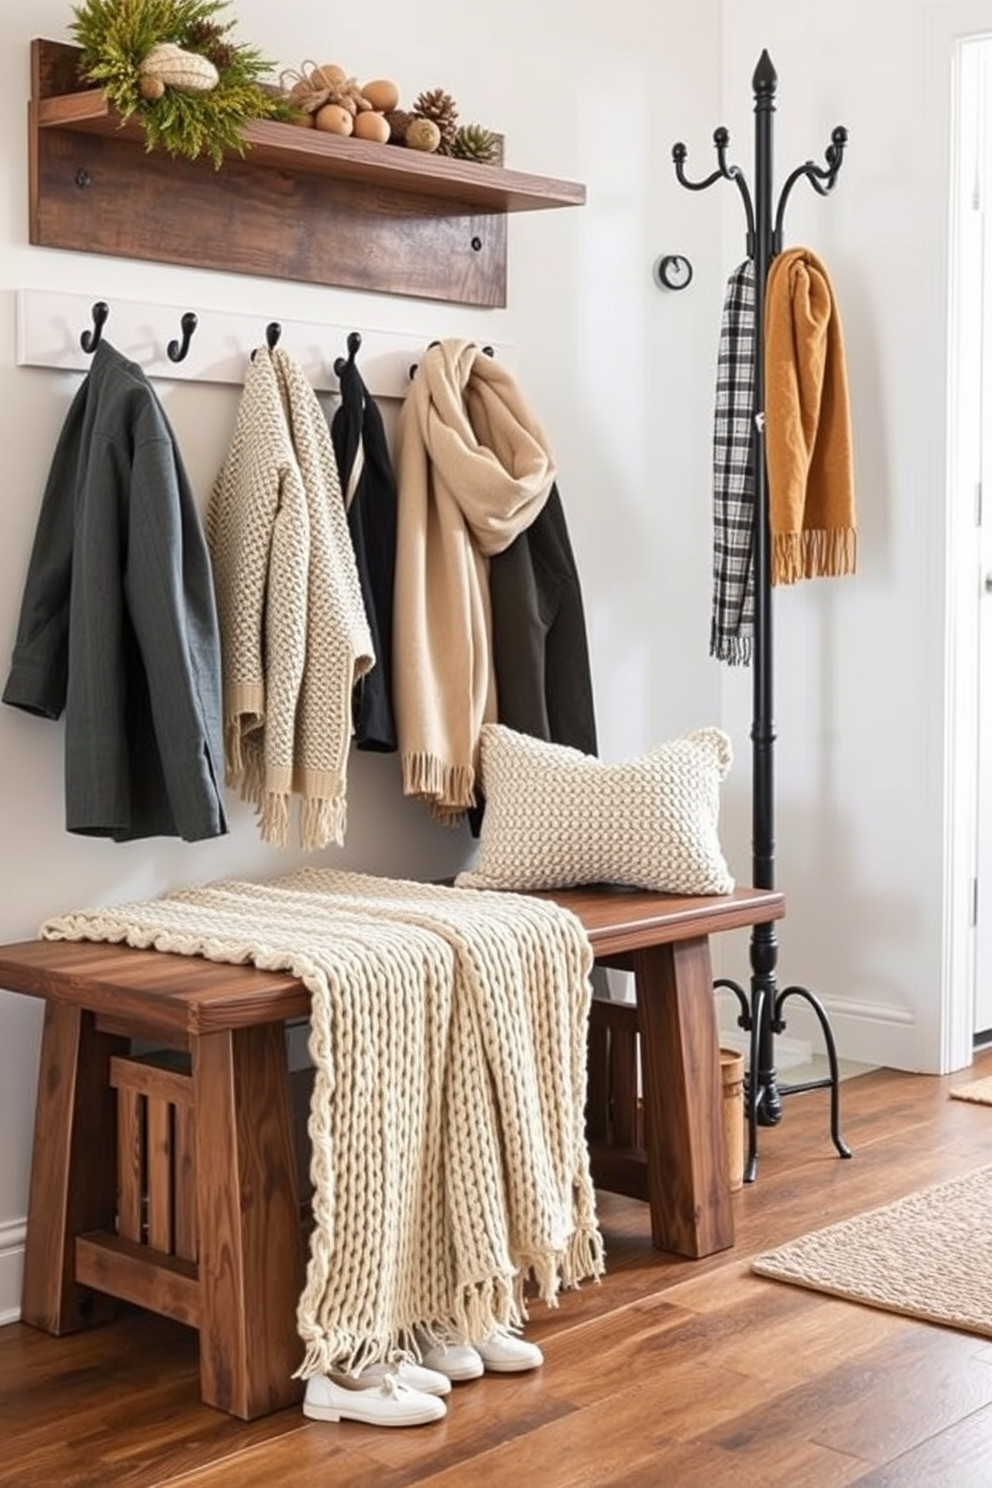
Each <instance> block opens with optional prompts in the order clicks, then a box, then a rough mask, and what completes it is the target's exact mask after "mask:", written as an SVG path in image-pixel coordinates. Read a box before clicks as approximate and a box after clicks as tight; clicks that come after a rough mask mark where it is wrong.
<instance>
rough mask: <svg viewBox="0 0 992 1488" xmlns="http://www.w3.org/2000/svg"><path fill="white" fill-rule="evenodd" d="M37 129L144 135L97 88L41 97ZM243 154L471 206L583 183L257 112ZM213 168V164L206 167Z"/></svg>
mask: <svg viewBox="0 0 992 1488" xmlns="http://www.w3.org/2000/svg"><path fill="white" fill-rule="evenodd" d="M38 127H39V129H71V130H75V131H77V132H78V133H81V134H95V135H101V136H118V137H120V136H122V135H123V136H124V137H125V138H127V139H132V140H136V141H139V142H143V139H144V134H143V130H142V127H141V122H140V120H138V119H136V118H132V119H129V120H128V122H127V123H126V124H124V125H122V124H121V122H120V119H119V118H118V116H117V115H116V114H115V112H114V110H113V109H112V108H111V107H110V105H109V103H108V102H107V99H106V96H105V94H104V93H103V91H102V90H101V89H99V88H96V89H93V88H91V89H87V90H86V91H84V92H81V93H70V94H63V95H62V96H60V97H56V98H45V99H42V100H40V101H39V104H38ZM242 137H243V139H244V140H245V142H246V144H247V147H248V148H247V150H246V152H245V155H244V156H243V157H242V156H239V155H238V154H237V153H236V152H232V154H231V159H234V160H237V159H243V160H244V161H245V162H246V163H247V164H249V165H254V166H256V167H258V168H260V169H270V170H288V171H305V172H306V173H308V174H311V175H315V176H327V177H333V178H335V179H338V180H348V181H362V182H364V183H365V184H366V185H369V186H373V187H388V188H389V189H391V190H396V191H404V192H411V193H415V194H420V195H423V196H425V197H432V198H436V199H438V200H440V201H443V202H447V203H449V204H450V205H451V206H452V207H458V208H462V209H466V210H470V211H474V212H479V211H487V212H529V211H537V210H542V209H545V208H549V207H580V206H582V205H583V204H584V203H585V199H586V191H585V187H584V186H582V185H580V184H579V183H578V182H576V181H560V180H555V179H553V178H551V177H549V176H533V175H527V174H525V173H524V172H522V171H514V170H508V169H507V168H506V167H505V166H501V165H483V164H480V163H479V162H478V161H473V160H456V159H454V158H453V157H452V156H443V155H429V154H425V153H424V152H423V151H420V150H405V149H403V148H402V147H399V146H396V145H380V144H374V143H372V142H371V141H369V140H358V139H342V138H341V137H340V136H338V135H333V134H326V133H324V132H323V131H322V130H318V129H306V128H302V127H298V126H297V125H294V124H280V123H276V122H274V121H273V120H270V119H257V120H255V121H254V122H253V123H250V124H247V125H246V126H245V128H244V129H243V131H242ZM209 168H210V169H212V166H210V167H209Z"/></svg>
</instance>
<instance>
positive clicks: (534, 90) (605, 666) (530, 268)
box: [0, 0, 747, 1318]
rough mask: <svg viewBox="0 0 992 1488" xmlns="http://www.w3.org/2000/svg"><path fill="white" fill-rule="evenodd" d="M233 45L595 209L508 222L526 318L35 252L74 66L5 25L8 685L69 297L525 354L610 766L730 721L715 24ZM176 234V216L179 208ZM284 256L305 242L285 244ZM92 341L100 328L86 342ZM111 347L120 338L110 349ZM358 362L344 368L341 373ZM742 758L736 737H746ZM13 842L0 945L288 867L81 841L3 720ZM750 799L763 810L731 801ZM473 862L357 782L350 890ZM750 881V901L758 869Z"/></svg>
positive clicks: (1, 1123) (297, 9)
mask: <svg viewBox="0 0 992 1488" xmlns="http://www.w3.org/2000/svg"><path fill="white" fill-rule="evenodd" d="M230 14H231V18H234V19H236V23H237V26H236V35H237V38H238V39H240V40H245V41H251V42H252V43H253V44H255V45H257V46H258V47H260V49H261V50H262V51H263V52H264V53H265V54H266V55H268V56H270V57H272V59H273V60H274V61H275V62H277V63H278V65H279V66H280V67H289V66H299V65H300V63H301V62H302V61H303V59H305V58H316V59H317V60H320V61H331V60H335V61H340V62H342V63H343V64H344V65H346V66H347V67H348V68H349V69H350V70H351V71H352V72H354V73H355V74H357V75H359V76H362V77H370V76H377V75H378V76H381V75H392V76H394V77H395V78H396V79H397V81H398V82H399V83H400V86H401V89H402V92H403V96H404V98H405V99H407V100H411V99H412V98H413V97H414V96H415V95H416V93H417V92H418V91H419V90H420V89H421V88H425V87H434V86H444V87H446V88H447V89H448V91H450V92H451V93H452V94H453V95H454V96H455V97H456V99H457V100H458V102H459V104H460V107H461V112H462V117H463V118H465V119H471V120H476V119H477V120H479V121H481V122H483V123H485V124H487V125H489V126H490V127H492V128H496V129H499V130H501V131H502V132H503V133H504V134H505V135H506V155H507V163H508V164H509V165H512V166H513V167H515V168H519V169H521V170H526V171H533V172H536V173H538V174H546V175H552V176H562V177H565V178H570V179H575V180H580V181H583V182H585V183H586V184H587V187H588V197H589V200H588V205H587V206H586V207H585V208H582V209H569V210H564V211H553V212H540V213H532V214H522V215H521V216H520V217H514V218H513V219H512V220H511V223H510V233H509V238H510V254H509V257H510V262H509V300H510V303H509V307H508V308H507V310H506V311H501V312H490V313H488V314H487V313H483V312H478V311H471V312H467V311H465V310H462V309H459V308H457V307H450V306H445V305H438V304H432V303H418V302H415V301H410V300H402V299H398V298H395V297H374V296H364V295H360V294H357V293H351V292H346V291H334V290H328V289H311V288H308V287H307V286H303V285H297V284H290V283H288V282H282V281H252V280H248V279H245V278H237V277H234V276H226V275H223V274H208V273H200V272H196V271H193V270H189V269H178V268H177V269H169V268H167V267H163V266H161V265H155V264H141V263H137V262H120V261H108V260H103V259H100V258H97V257H90V256H87V255H84V254H69V253H64V252H58V251H54V250H46V249H41V248H32V247H30V246H29V244H28V242H27V139H26V130H25V114H26V99H27V96H28V92H29V67H28V53H29V42H30V39H31V38H32V37H33V36H43V37H48V38H51V39H54V40H69V39H70V37H69V33H68V20H69V18H70V16H71V8H70V7H69V6H67V5H66V4H65V3H64V0H32V3H31V5H30V6H29V5H27V4H25V3H24V0H15V3H13V4H9V3H8V4H7V5H6V6H4V7H3V8H2V9H0V140H2V141H3V142H4V143H3V145H2V147H0V409H2V410H3V413H2V417H3V421H4V422H3V449H4V477H5V478H4V500H3V502H2V505H0V658H2V659H0V669H2V670H3V672H4V674H5V672H6V666H7V661H6V657H8V656H9V648H10V645H11V643H12V641H13V636H14V630H15V625H16V620H17V612H18V607H19V601H20V594H21V587H22V583H23V578H24V573H25V569H26V566H27V562H28V555H29V551H30V545H31V540H32V537H33V533H34V526H35V521H36V518H37V512H38V504H39V501H40V498H41V493H42V488H43V484H44V479H45V476H46V474H47V470H48V465H49V462H50V458H51V454H52V450H53V446H54V442H55V439H56V436H57V433H58V430H59V427H60V425H61V422H62V419H63V417H64V415H65V411H66V408H67V406H68V403H69V400H70V398H71V396H72V394H73V392H74V391H75V388H76V387H77V386H78V377H77V376H76V375H73V374H62V373H52V372H48V371H41V370H38V369H32V368H19V367H17V366H16V365H15V360H14V293H15V291H16V289H18V288H20V287H35V288H60V289H68V290H71V291H73V292H78V293H81V294H84V295H87V296H92V298H93V299H94V300H95V299H98V298H105V299H108V300H109V301H110V302H111V304H112V303H113V297H114V296H115V295H117V296H118V297H120V298H121V299H131V300H146V301H161V302H164V303H166V304H171V305H181V304H184V303H189V304H194V305H195V306H196V307H197V308H198V309H209V307H215V308H217V309H234V310H238V311H245V312H248V313H251V314H257V316H258V319H259V339H261V336H262V334H263V332H264V327H265V325H266V324H267V322H268V321H269V320H270V319H280V318H282V319H287V320H290V319H301V320H308V319H313V320H314V321H315V322H318V323H330V324H342V325H349V326H354V327H355V328H357V329H359V330H361V329H362V328H363V327H365V328H370V327H375V328H382V329H397V330H403V331H412V332H416V333H417V334H419V335H422V336H423V338H424V340H425V341H426V340H429V339H432V338H434V337H436V336H439V335H448V334H450V335H455V334H466V335H470V336H476V337H478V338H479V339H495V340H502V341H507V342H512V343H514V344H515V346H516V348H517V352H516V357H517V368H518V375H519V378H520V381H521V386H522V388H523V391H524V393H525V395H526V396H527V398H528V400H529V401H530V402H531V404H532V406H533V407H534V408H535V410H536V411H537V412H538V413H539V415H540V417H541V418H542V420H543V422H544V423H545V425H546V428H547V430H548V433H549V435H550V437H551V439H552V442H553V444H554V446H555V449H556V453H557V455H558V459H559V465H560V470H561V478H560V488H561V492H562V497H563V500H564V502H565V506H566V510H567V513H568V518H569V523H570V527H571V531H572V538H573V542H574V546H575V549H576V555H577V559H578V562H579V567H580V570H581V574H582V579H583V585H584V593H585V599H586V604H587V610H588V619H589V629H590V636H591V642H592V650H593V666H594V675H595V686H596V695H597V707H598V713H599V722H600V733H601V745H602V751H603V754H604V756H606V757H609V758H618V757H621V756H623V755H628V754H632V753H636V752H638V751H640V750H642V749H643V748H645V747H647V746H649V745H650V744H652V743H655V742H659V741H660V740H661V739H663V738H666V737H668V736H670V735H671V734H673V733H675V732H680V731H682V730H683V729H685V728H688V727H692V726H695V725H697V724H700V723H705V722H712V721H714V720H715V719H716V718H717V716H718V712H719V706H720V698H719V692H720V677H719V672H718V670H717V669H716V667H715V665H714V664H713V663H710V662H709V661H708V659H707V656H706V645H707V637H708V604H709V577H708V576H709V567H710V559H709V524H708V468H709V449H708V437H709V436H708V430H709V422H710V411H709V410H710V400H711V385H712V361H713V349H714V347H715V337H716V330H717V324H718V317H719V308H720V280H721V276H722V273H723V263H722V254H721V242H720V215H721V211H722V207H721V204H720V202H719V200H718V199H717V198H718V194H716V193H711V194H710V195H709V196H708V197H707V198H706V199H705V200H702V199H698V200H692V201H690V200H689V199H688V198H687V197H686V196H685V193H683V192H682V191H681V190H680V188H678V187H677V185H676V184H675V182H674V177H673V173H672V169H671V155H670V151H671V144H672V142H674V140H676V139H677V138H686V139H697V140H704V139H708V138H709V134H710V132H711V130H712V127H713V124H714V123H715V122H717V121H718V115H719V112H720V106H719V103H720V69H719V60H718V59H719V54H720V53H719V37H720V31H719V20H720V16H719V6H718V5H717V3H716V0H696V3H695V4H694V5H693V6H692V7H691V8H689V7H685V6H684V5H681V4H680V5H678V6H676V5H670V4H668V3H667V0H665V3H659V0H621V3H620V4H618V5H614V6H611V7H609V8H606V9H604V8H603V7H602V6H600V5H597V4H594V3H593V0H545V3H544V4H542V5H541V6H539V7H536V6H534V5H533V4H529V3H526V0H504V3H503V4H501V5H500V6H499V7H498V8H497V9H496V10H493V9H492V8H478V7H476V8H471V7H466V6H465V5H464V4H456V3H454V0H435V3H433V4H432V5H431V6H430V7H429V9H428V10H427V11H426V13H425V9H424V7H415V6H410V5H407V4H400V3H398V0H381V3H380V4H379V5H378V6H377V7H376V10H375V13H374V23H373V22H372V21H370V19H369V17H370V14H371V13H370V12H369V11H367V10H363V9H362V8H361V7H357V6H355V7H351V8H350V9H348V8H343V9H339V11H338V12H337V13H336V14H335V16H334V22H333V26H329V25H327V24H326V22H324V23H321V12H320V11H319V9H315V8H314V6H313V5H312V4H309V3H305V0H283V3H282V4H281V5H279V6H272V5H271V4H269V3H267V0H238V3H237V5H236V6H235V7H234V8H233V9H232V11H231V13H230ZM163 210H168V203H167V202H164V203H163ZM286 230H287V232H288V233H291V232H292V230H293V229H292V222H291V221H287V224H286ZM671 251H678V252H681V253H685V254H687V255H688V256H689V257H690V259H691V260H692V262H693V264H694V266H695V270H696V279H695V281H694V285H693V288H692V289H691V290H690V291H689V292H686V293H683V294H671V293H670V292H669V293H664V292H662V291H660V290H658V289H657V288H656V287H655V286H654V284H653V282H652V277H651V267H652V264H653V262H654V260H655V258H656V257H657V256H658V255H659V254H661V253H664V252H671ZM80 329H81V330H82V329H83V327H82V326H81V327H80ZM107 335H108V337H110V339H112V336H111V329H110V327H108V331H107ZM341 350H343V347H338V346H329V347H328V349H327V355H328V357H329V358H330V359H333V357H334V356H335V355H337V354H338V353H339V351H341ZM158 387H159V390H160V393H161V395H162V397H163V399H164V401H165V404H166V407H167V410H168V412H169V415H170V418H171V419H172V422H173V424H174V427H175V429H176V433H177V435H178V438H179V442H180V445H181V447H182V450H183V453H184V456H185V458H186V460H187V464H188V466H189V469H190V474H191V476H192V478H193V481H194V485H195V486H196V489H197V491H198V493H199V494H200V496H201V498H202V499H204V500H205V497H206V494H207V492H208V491H209V487H210V483H211V481H212V478H213V475H214V473H215V472H216V469H217V467H218V465H219V463H220V460H221V458H222V456H223V452H224V448H225V444H226V437H227V434H228V432H229V430H230V427H231V424H232V421H233V417H234V410H235V406H236V398H237V392H236V389H232V388H218V387H209V388H204V387H197V386H192V385H189V384H178V383H176V384H168V383H159V384H158ZM741 740H742V743H741V753H742V754H743V752H744V742H743V741H745V740H746V731H745V733H744V734H742V736H741ZM0 756H2V759H3V766H4V767H3V770H2V771H0V824H2V833H3V846H4V857H5V865H6V866H5V872H4V893H3V896H2V900H0V940H5V941H9V940H17V939H23V938H26V937H30V936H33V935H34V934H35V933H36V930H37V928H38V925H39V924H40V922H41V921H42V920H43V919H44V918H45V917H47V916H48V915H51V914H53V913H57V912H60V911H63V910H67V909H70V908H72V907H76V906H81V905H85V904H92V903H96V902H110V901H115V900H123V899H127V898H135V897H148V896H151V895H154V894H157V893H159V892H163V891H165V890H166V889H168V888H170V887H172V886H174V885H177V884H179V883H183V882H190V881H198V880H204V879H208V878H213V877H216V876H218V875H221V874H228V873H239V874H244V875H248V876H252V875H254V876H263V875H266V874H270V873H273V872H277V871H280V870H282V869H283V868H286V867H289V866H292V865H293V863H294V862H295V861H296V860H297V859H296V857H295V856H294V855H293V854H292V853H289V854H286V855H280V854H278V853H276V852H274V851H271V850H269V849H267V848H263V847H262V845H261V844H260V843H259V841H258V839H257V834H256V831H255V827H254V822H253V819H252V816H251V813H250V812H248V811H247V810H246V809H245V808H243V807H241V806H240V805H239V804H238V803H236V802H233V801H232V803H231V814H232V818H233V830H232V832H231V834H230V835H229V836H228V837H227V838H225V839H222V840H219V841H217V842H212V843H205V844H198V845H195V846H190V845H184V844H181V843H177V842H172V841H166V840H161V841H157V842H149V843H144V844H131V845H127V846H116V845H113V844H109V843H98V842H93V841H89V840H83V839H77V838H73V837H70V836H69V835H67V834H66V833H65V831H64V830H63V825H62V822H63V814H62V730H61V725H55V724H51V723H47V722H44V721H40V720H37V719H32V718H29V717H27V716H25V715H22V714H20V713H18V712H16V711H14V710H13V709H10V708H0ZM734 789H736V790H737V791H738V792H740V791H741V790H742V789H745V790H746V785H735V786H734ZM469 847H470V845H469V842H468V839H467V837H465V836H464V835H461V834H451V833H448V832H446V831H444V830H443V829H441V828H437V827H434V826H433V825H431V824H430V823H429V822H428V821H427V820H426V818H425V816H424V814H423V813H422V810H421V808H419V807H417V806H415V805H414V804H413V803H409V802H403V801H402V800H401V799H400V797H399V794H398V789H397V784H396V764H395V760H392V759H389V758H385V759H383V758H374V757H370V756H367V755H357V756H353V759H352V764H351V771H350V788H349V830H348V841H347V846H346V849H345V850H344V851H343V852H341V853H333V854H329V855H328V859H329V860H330V861H333V862H334V863H336V864H338V865H340V866H345V867H356V868H362V869H368V870H371V871H376V872H383V873H392V874H406V875H410V876H413V877H428V876H431V875H438V874H442V873H445V872H450V871H452V870H453V869H454V868H455V867H457V866H458V865H459V864H460V862H461V861H462V860H463V859H464V857H465V855H466V853H467V852H468V851H469ZM735 866H736V867H737V871H738V873H739V875H740V876H741V877H746V873H747V861H746V856H745V857H744V858H742V859H741V861H740V863H739V864H738V865H735ZM40 1017H41V1007H40V1004H38V1003H36V1002H34V1001H32V1000H29V999H23V998H20V997H16V996H13V995H11V994H7V993H3V992H0V1318H3V1317H5V1316H6V1317H10V1316H12V1315H14V1313H15V1311H16V1306H17V1297H18V1293H19V1275H20V1255H21V1247H22V1242H23V1224H24V1212H25V1203H26V1192H27V1179H28V1162H29V1155H30V1135H31V1112H32V1106H33V1098H34V1083H35V1065H36V1056H37V1045H38V1035H39V1029H40Z"/></svg>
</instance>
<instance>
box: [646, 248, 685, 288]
mask: <svg viewBox="0 0 992 1488" xmlns="http://www.w3.org/2000/svg"><path fill="white" fill-rule="evenodd" d="M654 273H655V278H656V279H657V281H658V283H659V284H660V285H663V286H664V288H665V289H685V288H686V286H687V285H688V284H689V282H690V280H691V279H692V264H691V263H690V262H689V260H688V259H687V258H685V257H683V255H682V254H681V253H666V254H665V255H664V257H662V258H659V260H658V262H657V264H656V265H655V270H654Z"/></svg>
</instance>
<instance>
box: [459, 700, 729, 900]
mask: <svg viewBox="0 0 992 1488" xmlns="http://www.w3.org/2000/svg"><path fill="white" fill-rule="evenodd" d="M480 751H481V753H480V763H479V774H480V781H481V786H482V791H483V794H484V796H485V802H486V807H485V812H484V814H483V818H482V827H481V831H480V835H479V846H478V855H477V859H476V864H475V868H474V869H473V870H466V871H465V872H462V873H460V874H458V876H457V878H456V880H455V882H456V884H458V885H459V886H460V887H466V888H477V889H519V890H523V891H527V890H531V889H564V888H570V887H574V886H576V885H578V884H594V883H614V884H627V885H629V886H630V887H633V888H641V889H652V890H654V891H655V892H656V893H667V894H729V893H730V891H731V890H732V889H733V887H734V880H733V878H732V877H731V874H730V870H729V869H728V867H727V863H726V859H725V858H724V856H723V852H722V850H721V847H720V840H719V837H718V834H717V820H718V816H719V806H720V800H719V796H720V782H721V781H722V780H723V779H724V778H725V777H726V775H727V772H728V770H729V769H730V765H731V760H732V757H733V756H732V750H731V743H730V739H729V738H728V736H727V735H726V734H725V733H723V732H722V731H721V730H720V729H716V728H704V729H698V730H696V731H695V732H694V733H690V734H686V735H684V736H683V737H682V738H679V739H673V740H671V741H670V742H668V743H666V744H661V745H659V746H658V748H656V749H652V750H651V751H650V753H648V754H645V755H642V756H641V757H640V758H638V759H632V760H627V761H625V762H624V763H622V764H617V765H609V764H604V763H603V762H602V761H601V760H598V759H596V758H595V756H593V755H588V754H582V753H581V752H580V751H579V750H577V749H569V748H567V747H566V746H564V745H561V744H548V743H545V742H544V741H543V740H540V739H534V738H531V737H530V736H528V735H526V734H518V733H516V732H514V731H513V730H512V729H509V728H506V727H505V726H503V725H502V724H485V725H484V726H483V729H482V736H481V744H480Z"/></svg>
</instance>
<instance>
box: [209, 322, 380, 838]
mask: <svg viewBox="0 0 992 1488" xmlns="http://www.w3.org/2000/svg"><path fill="white" fill-rule="evenodd" d="M206 530H207V541H208V544H209V547H210V555H211V560H212V563H213V570H214V585H215V589H216V594H217V609H218V619H219V625H220V635H221V663H222V673H223V697H224V755H225V765H226V773H227V783H228V784H229V785H233V786H235V787H237V788H238V789H239V790H240V793H241V795H242V797H243V798H244V799H245V800H248V801H251V802H252V803H253V805H254V806H255V807H256V809H257V811H258V814H259V819H260V827H261V835H262V837H263V838H264V840H265V841H266V842H273V843H275V844H277V845H278V846H286V844H287V842H288V838H289V799H290V795H291V794H292V793H294V792H295V793H297V794H299V795H300V796H301V797H302V804H301V810H300V842H301V845H302V846H303V847H304V848H305V849H308V850H309V849H315V848H321V847H325V846H326V845H327V844H328V843H330V842H334V843H337V844H339V845H340V844H341V843H342V842H343V840H344V833H345V825H346V798H345V787H346V774H347V761H348V750H349V746H350V741H351V729H352V723H351V720H352V713H351V695H352V688H353V686H354V684H355V681H356V680H357V678H358V677H360V676H362V675H363V674H364V673H365V672H367V671H368V669H369V668H370V667H371V666H372V665H373V662H374V656H373V653H372V641H371V638H370V635H369V627H368V620H367V617H366V613H365V608H364V604H363V601H362V593H361V586H360V581H359V577H358V570H357V566H356V563H355V554H354V549H353V548H352V545H351V537H350V534H349V532H348V522H347V517H346V514H345V508H344V503H343V501H342V497H341V489H340V485H339V481H338V472H337V466H336V464H335V460H334V450H333V446H332V444H331V438H330V432H329V430H328V427H327V421H326V419H325V417H324V414H323V412H322V410H321V407H320V404H319V403H318V401H317V397H316V394H315V393H314V391H313V388H312V387H311V386H310V384H309V382H308V381H307V379H306V376H305V375H304V373H303V370H302V368H301V367H300V366H299V365H298V364H297V363H296V362H295V361H294V360H293V359H292V358H291V357H289V356H288V355H287V354H286V353H285V352H284V351H281V350H279V349H278V348H276V349H274V350H271V351H270V350H269V348H268V347H264V346H263V347H259V349H258V350H257V351H256V352H255V354H254V358H253V360H252V362H251V364H250V366H249V370H248V374H247V377H246V379H245V386H244V391H243V393H242V396H241V401H240V404H239V407H238V413H237V419H236V422H235V428H234V435H233V438H232V440H231V445H230V449H229V451H228V455H227V458H226V460H225V462H224V465H223V468H222V469H221V471H220V474H219V475H218V477H217V481H216V483H215V485H214V489H213V493H212V495H211V499H210V503H209V506H208V510H207V519H206Z"/></svg>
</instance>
